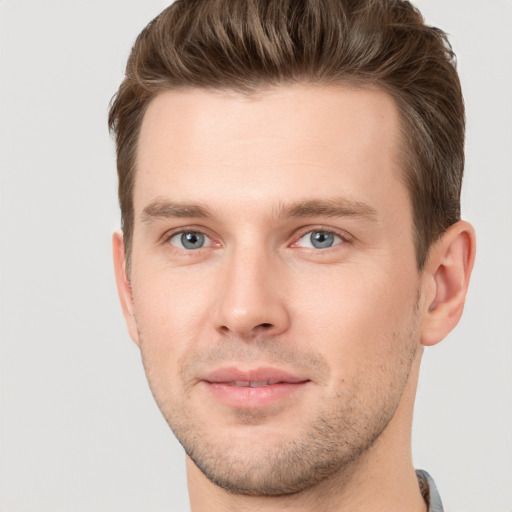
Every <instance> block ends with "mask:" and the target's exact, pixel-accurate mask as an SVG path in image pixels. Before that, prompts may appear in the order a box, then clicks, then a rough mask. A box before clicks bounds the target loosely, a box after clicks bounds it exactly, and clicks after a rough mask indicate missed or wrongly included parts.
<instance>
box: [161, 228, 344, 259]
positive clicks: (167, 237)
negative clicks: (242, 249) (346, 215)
mask: <svg viewBox="0 0 512 512" xmlns="http://www.w3.org/2000/svg"><path fill="white" fill-rule="evenodd" d="M315 232H319V233H327V234H331V235H334V236H335V237H337V238H339V239H340V241H339V242H337V243H334V244H333V245H332V246H330V247H326V248H322V249H320V248H314V247H302V248H303V249H308V250H312V251H315V252H327V251H328V250H329V249H334V248H336V247H338V246H340V245H344V244H347V243H350V242H351V241H352V240H353V238H352V237H351V236H350V235H349V234H348V233H346V232H344V231H340V230H335V229H333V228H332V227H323V226H308V227H306V228H303V229H301V230H300V231H299V232H298V233H294V235H293V240H294V242H292V243H291V244H289V247H292V248H293V247H298V248H300V247H301V246H299V245H298V243H299V241H300V240H301V239H302V238H304V237H305V236H306V235H308V234H312V233H315ZM184 233H197V234H200V235H204V236H205V237H207V238H208V239H209V241H210V244H209V245H208V246H206V247H200V248H198V249H195V250H194V249H190V250H187V249H185V248H180V247H176V246H173V245H172V244H171V239H172V238H173V237H175V236H178V235H182V234H184ZM212 242H213V244H214V245H216V246H217V247H220V245H221V244H220V243H219V242H215V240H214V238H213V237H212V236H210V235H209V234H208V233H206V232H205V230H204V228H198V227H193V226H190V227H189V226H184V227H182V228H180V229H177V230H175V231H172V232H170V233H169V232H168V233H166V234H165V235H164V236H163V237H162V242H161V243H162V244H164V245H171V246H172V248H173V249H175V250H176V251H180V252H185V253H193V252H196V251H199V250H201V249H207V248H208V247H210V246H211V244H212Z"/></svg>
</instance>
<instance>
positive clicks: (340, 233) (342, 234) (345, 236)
mask: <svg viewBox="0 0 512 512" xmlns="http://www.w3.org/2000/svg"><path fill="white" fill-rule="evenodd" d="M315 231H320V232H325V233H330V234H333V235H335V236H337V237H339V238H340V239H341V241H342V242H340V243H337V244H335V245H333V246H331V247H328V248H326V249H315V250H323V251H325V250H327V249H332V248H334V247H337V246H339V245H343V244H345V243H350V242H352V241H353V239H354V237H353V236H352V235H350V234H349V233H347V232H346V231H344V230H341V229H336V228H333V227H332V226H321V225H320V226H307V227H304V228H301V229H300V230H299V231H298V232H297V233H295V234H294V235H293V240H294V241H293V242H292V243H291V247H301V246H300V245H298V242H299V240H301V238H303V237H304V236H306V235H308V234H310V233H313V232H315ZM305 249H309V247H305Z"/></svg>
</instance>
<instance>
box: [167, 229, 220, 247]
mask: <svg viewBox="0 0 512 512" xmlns="http://www.w3.org/2000/svg"><path fill="white" fill-rule="evenodd" d="M183 233H199V234H201V235H204V236H205V237H206V238H208V240H209V244H208V245H206V246H205V247H201V248H200V249H207V248H208V247H212V246H214V247H219V246H220V242H218V241H217V240H216V239H215V237H214V236H212V234H211V233H209V230H208V229H205V228H204V227H199V226H194V225H190V226H180V227H179V228H175V229H170V230H168V231H166V232H165V233H164V234H163V235H162V237H161V238H160V240H159V243H160V244H162V245H166V244H168V245H171V246H172V247H173V248H174V249H177V250H180V247H177V246H175V245H172V244H171V242H170V240H171V238H173V237H174V236H176V235H181V234H183ZM200 249H196V251H197V250H200ZM183 250H186V251H187V252H189V251H190V250H187V249H183Z"/></svg>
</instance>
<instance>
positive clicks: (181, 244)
mask: <svg viewBox="0 0 512 512" xmlns="http://www.w3.org/2000/svg"><path fill="white" fill-rule="evenodd" d="M169 242H170V243H171V245H173V246H174V247H178V248H179V249H186V250H188V251H193V250H195V249H201V248H203V247H205V246H207V245H209V244H210V242H211V240H210V238H209V237H208V236H206V235H205V234H204V233H199V232H198V231H184V232H182V233H176V234H175V235H173V236H171V237H170V238H169Z"/></svg>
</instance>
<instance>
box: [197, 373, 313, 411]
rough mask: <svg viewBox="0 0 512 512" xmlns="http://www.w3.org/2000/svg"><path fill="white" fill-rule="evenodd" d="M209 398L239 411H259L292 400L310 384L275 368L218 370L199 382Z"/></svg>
mask: <svg viewBox="0 0 512 512" xmlns="http://www.w3.org/2000/svg"><path fill="white" fill-rule="evenodd" d="M200 381H201V383H202V384H204V385H205V386H206V388H207V389H208V391H209V392H210V394H211V396H213V398H215V399H216V400H218V401H220V402H222V403H223V404H225V405H227V406H229V407H234V408H238V409H260V408H264V407H268V406H270V405H273V404H276V403H278V402H281V401H282V402H284V401H286V400H290V399H293V398H294V397H295V396H296V395H297V394H298V393H299V392H300V391H302V390H304V388H305V387H306V386H307V385H308V384H309V383H310V382H311V381H310V380H309V379H308V378H306V377H303V376H300V375H294V374H292V373H289V372H287V371H284V370H280V369H277V368H263V367H260V368H253V369H248V370H241V369H239V368H235V367H230V368H219V369H217V370H214V371H212V372H210V373H208V374H206V375H205V376H204V377H202V378H201V379H200Z"/></svg>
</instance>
